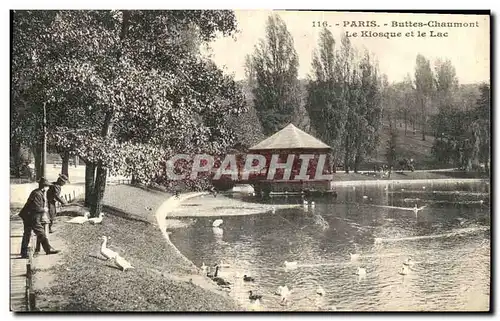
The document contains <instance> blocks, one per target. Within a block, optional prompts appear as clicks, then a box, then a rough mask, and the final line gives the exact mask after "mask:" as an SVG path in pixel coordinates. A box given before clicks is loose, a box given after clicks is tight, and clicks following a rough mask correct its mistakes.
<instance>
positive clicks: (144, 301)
mask: <svg viewBox="0 0 500 321" xmlns="http://www.w3.org/2000/svg"><path fill="white" fill-rule="evenodd" d="M107 193H108V196H107V197H106V200H105V203H106V204H108V205H110V204H113V207H115V208H123V209H128V210H130V211H132V210H139V209H140V208H141V207H145V206H148V207H153V206H154V207H155V208H158V207H159V205H160V204H161V202H162V201H164V200H165V199H166V198H167V197H168V196H166V195H165V194H163V193H154V192H148V191H145V190H142V189H138V188H134V187H131V186H121V185H119V186H110V187H109V189H108V190H107ZM161 194H163V195H161ZM144 204H147V205H145V206H143V205H144ZM155 208H154V209H153V210H152V211H149V210H146V209H144V211H142V212H139V213H134V214H135V215H137V216H143V217H144V218H145V219H146V220H147V221H149V220H150V219H151V218H153V217H154V215H153V214H154V211H155ZM60 215H61V216H58V217H57V225H56V226H57V230H56V233H54V234H51V241H53V242H55V244H57V246H58V247H60V248H61V249H62V250H63V252H62V253H61V254H58V255H57V257H56V256H45V255H40V256H39V257H38V258H36V261H35V268H37V267H38V270H37V271H36V273H35V289H36V291H37V307H38V308H39V309H40V310H42V311H235V310H241V308H240V307H238V306H237V305H236V303H235V302H234V301H233V300H232V299H230V298H229V297H227V296H225V294H224V293H223V292H220V293H216V292H217V291H216V290H214V289H215V287H214V289H207V288H202V287H199V286H197V285H195V284H194V283H193V282H192V279H195V280H197V279H199V278H200V276H197V275H192V270H191V269H190V267H189V266H186V264H185V262H184V261H183V260H182V259H181V258H180V257H179V254H178V253H177V252H176V251H175V249H174V248H172V247H171V246H170V245H168V243H167V242H165V239H164V238H163V236H162V233H161V231H160V230H159V229H158V228H157V227H155V226H153V225H151V224H150V223H148V222H146V221H145V222H140V221H137V220H129V219H126V218H124V217H117V216H114V215H108V216H105V218H104V220H103V223H102V224H101V225H95V226H94V225H90V224H83V225H76V224H68V223H64V222H65V221H66V220H67V219H68V216H74V215H78V207H76V206H72V207H68V208H65V209H64V212H62V213H60ZM103 235H106V236H110V237H111V239H110V241H109V245H108V247H109V248H111V249H113V250H115V251H117V252H118V253H120V254H121V255H122V256H124V257H125V258H126V259H127V260H129V261H130V262H131V263H132V265H133V266H134V267H135V269H133V270H129V271H126V272H122V271H120V270H118V269H117V268H116V267H115V266H114V264H113V263H112V262H107V261H104V260H103V258H102V257H101V256H100V253H99V252H100V243H101V239H100V238H101V236H103ZM52 263H53V264H52ZM47 280H50V282H47Z"/></svg>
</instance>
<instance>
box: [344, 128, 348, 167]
mask: <svg viewBox="0 0 500 321" xmlns="http://www.w3.org/2000/svg"><path fill="white" fill-rule="evenodd" d="M344 171H345V172H346V174H348V173H349V138H348V135H346V137H345V154H344Z"/></svg>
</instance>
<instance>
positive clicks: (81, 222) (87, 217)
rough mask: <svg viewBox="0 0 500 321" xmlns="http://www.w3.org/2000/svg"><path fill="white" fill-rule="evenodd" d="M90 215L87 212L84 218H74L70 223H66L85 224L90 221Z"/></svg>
mask: <svg viewBox="0 0 500 321" xmlns="http://www.w3.org/2000/svg"><path fill="white" fill-rule="evenodd" d="M89 216H90V213H89V212H85V213H84V214H83V216H78V217H74V218H72V219H71V220H69V221H66V223H71V224H83V223H85V222H87V221H88V220H89Z"/></svg>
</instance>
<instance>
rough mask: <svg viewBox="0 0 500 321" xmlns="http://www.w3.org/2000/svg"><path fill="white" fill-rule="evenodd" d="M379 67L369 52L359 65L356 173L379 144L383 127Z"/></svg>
mask: <svg viewBox="0 0 500 321" xmlns="http://www.w3.org/2000/svg"><path fill="white" fill-rule="evenodd" d="M377 69H378V67H377V66H376V64H375V63H374V62H373V58H372V57H370V54H369V53H368V52H365V54H364V57H363V59H362V60H361V62H360V64H359V75H360V83H359V85H360V88H359V93H360V96H359V100H358V108H357V115H358V128H357V131H356V133H355V134H356V155H355V159H354V171H355V172H357V171H358V168H359V165H360V164H361V162H362V161H363V160H364V159H365V157H366V156H367V155H370V154H371V153H372V152H373V151H374V150H375V148H376V147H377V145H378V144H379V129H380V126H381V115H382V107H381V99H382V90H381V86H382V83H381V82H382V80H381V79H380V78H379V75H378V70H377Z"/></svg>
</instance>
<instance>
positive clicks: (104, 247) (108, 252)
mask: <svg viewBox="0 0 500 321" xmlns="http://www.w3.org/2000/svg"><path fill="white" fill-rule="evenodd" d="M101 239H102V244H101V254H102V256H104V257H105V258H106V259H108V260H109V259H113V258H115V257H116V256H118V253H116V252H115V251H113V250H110V249H108V248H107V245H108V237H107V236H103V237H101Z"/></svg>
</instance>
